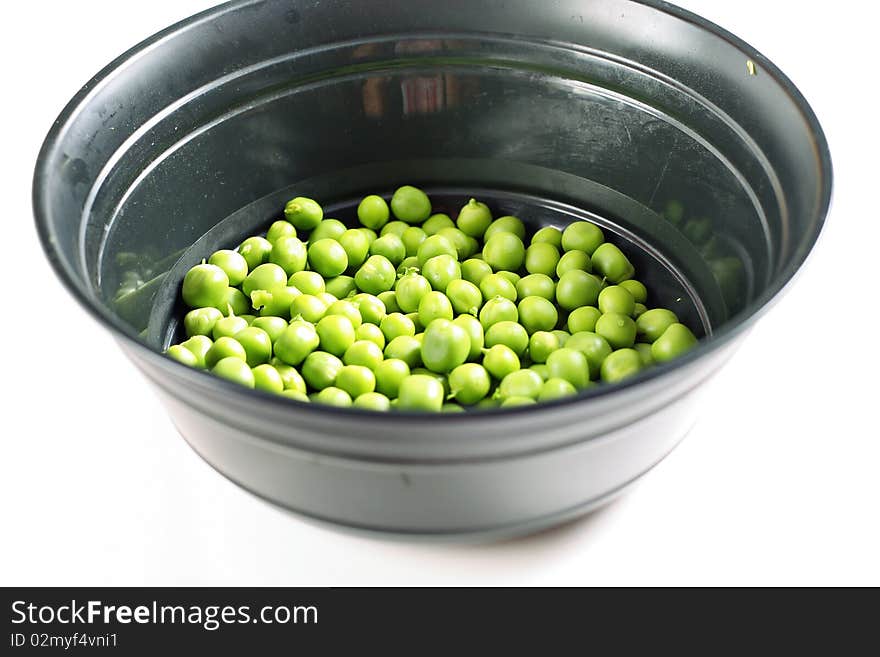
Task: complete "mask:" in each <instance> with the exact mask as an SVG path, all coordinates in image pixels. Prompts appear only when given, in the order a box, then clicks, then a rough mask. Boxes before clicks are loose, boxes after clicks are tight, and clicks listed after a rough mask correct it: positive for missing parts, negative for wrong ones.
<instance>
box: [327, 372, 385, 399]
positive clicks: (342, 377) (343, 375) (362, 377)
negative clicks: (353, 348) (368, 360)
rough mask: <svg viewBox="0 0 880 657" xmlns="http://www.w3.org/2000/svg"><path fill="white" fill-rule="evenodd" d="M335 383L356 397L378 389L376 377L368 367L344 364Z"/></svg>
mask: <svg viewBox="0 0 880 657" xmlns="http://www.w3.org/2000/svg"><path fill="white" fill-rule="evenodd" d="M334 385H335V386H336V387H337V388H339V389H340V390H344V391H345V392H347V393H348V394H349V395H350V396H351V397H352V398H356V397H359V396H361V395H364V394H367V393H368V392H373V391H374V390H375V389H376V377H375V375H374V374H373V372H372V370H370V369H369V368H368V367H364V366H362V365H344V366H343V367H342V369H340V370H339V372H338V374H337V375H336V382H335V384H334Z"/></svg>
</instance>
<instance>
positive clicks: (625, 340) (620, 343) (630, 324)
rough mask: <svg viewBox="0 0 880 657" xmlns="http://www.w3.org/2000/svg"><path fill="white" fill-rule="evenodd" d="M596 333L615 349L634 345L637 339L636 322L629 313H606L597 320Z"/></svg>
mask: <svg viewBox="0 0 880 657" xmlns="http://www.w3.org/2000/svg"><path fill="white" fill-rule="evenodd" d="M596 333H597V334H598V335H601V336H602V337H603V338H605V339H606V340H608V344H610V345H611V346H612V347H614V349H623V348H625V347H632V346H633V345H634V344H635V341H636V323H635V322H634V321H633V319H632V317H630V316H629V315H622V314H620V313H605V314H604V315H602V316H601V317H600V318H599V321H597V322H596Z"/></svg>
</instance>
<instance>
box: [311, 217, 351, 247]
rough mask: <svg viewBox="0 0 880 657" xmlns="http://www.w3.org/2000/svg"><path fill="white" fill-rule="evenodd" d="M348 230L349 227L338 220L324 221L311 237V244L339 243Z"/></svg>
mask: <svg viewBox="0 0 880 657" xmlns="http://www.w3.org/2000/svg"><path fill="white" fill-rule="evenodd" d="M347 230H348V227H347V226H346V225H345V224H344V223H342V222H341V221H339V220H338V219H324V220H323V221H322V222H321V223H319V224H318V226H317V227H316V228H315V230H313V231H312V233H311V235H309V242H318V241H320V240H334V241H336V242H338V241H339V238H340V237H342V235H343V234H344V233H345V231H347Z"/></svg>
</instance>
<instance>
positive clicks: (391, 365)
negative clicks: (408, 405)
mask: <svg viewBox="0 0 880 657" xmlns="http://www.w3.org/2000/svg"><path fill="white" fill-rule="evenodd" d="M373 374H374V375H375V376H376V390H377V391H378V392H380V393H382V394H383V395H385V396H386V397H389V398H391V399H395V398H396V397H397V395H398V392H399V390H400V384H401V382H402V381H403V380H404V379H405V378H406V377H408V376H409V375H410V369H409V365H407V364H406V363H405V362H404V361H402V360H400V359H399V358H388V359H386V360H383V361H382V362H381V363H379V364H378V365H377V366H376V369H375V370H373Z"/></svg>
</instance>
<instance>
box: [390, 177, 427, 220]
mask: <svg viewBox="0 0 880 657" xmlns="http://www.w3.org/2000/svg"><path fill="white" fill-rule="evenodd" d="M391 211H392V212H393V213H394V216H395V217H397V218H398V219H400V220H401V221H405V222H406V223H408V224H421V223H424V222H425V220H426V219H427V218H428V217H430V216H431V199H429V198H428V195H427V194H425V192H423V191H422V190H420V189H418V188H417V187H413V186H411V185H405V186H403V187H401V188H400V189H398V190H397V191H396V192H394V196H392V197H391Z"/></svg>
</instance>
